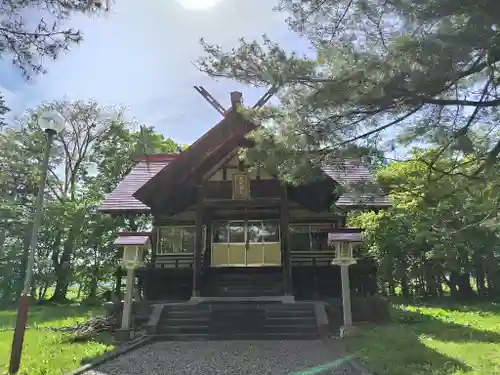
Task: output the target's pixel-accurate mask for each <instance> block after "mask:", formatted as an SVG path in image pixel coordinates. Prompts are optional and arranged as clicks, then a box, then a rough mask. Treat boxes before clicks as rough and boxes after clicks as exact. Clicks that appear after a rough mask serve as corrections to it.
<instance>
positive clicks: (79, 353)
mask: <svg viewBox="0 0 500 375" xmlns="http://www.w3.org/2000/svg"><path fill="white" fill-rule="evenodd" d="M99 314H101V310H100V309H98V308H97V309H96V308H95V307H86V306H79V305H60V306H55V305H44V306H36V307H32V308H30V315H29V319H28V326H30V327H32V328H31V329H29V330H28V331H27V332H26V336H25V340H24V350H23V357H22V363H21V371H20V372H19V374H20V375H28V374H29V375H58V374H63V373H65V372H68V371H69V370H72V369H75V368H77V367H78V366H79V365H80V364H81V362H82V360H86V359H89V358H92V357H95V356H97V355H99V354H102V353H104V352H105V351H107V350H110V349H112V345H111V344H110V340H109V337H107V336H103V337H102V338H100V339H99V340H98V341H97V340H94V341H89V342H84V343H73V344H71V343H67V342H64V338H65V337H67V336H66V335H65V334H64V333H61V332H53V331H47V330H43V329H36V328H37V327H38V328H41V327H62V326H67V325H73V324H76V323H80V322H83V321H85V320H87V319H89V318H90V317H92V316H96V315H99ZM15 316H16V312H15V311H14V310H1V311H0V331H2V330H4V331H2V332H0V373H4V372H6V371H7V368H8V363H9V358H10V349H11V344H12V335H13V332H12V331H5V329H7V328H10V327H13V325H14V321H15Z"/></svg>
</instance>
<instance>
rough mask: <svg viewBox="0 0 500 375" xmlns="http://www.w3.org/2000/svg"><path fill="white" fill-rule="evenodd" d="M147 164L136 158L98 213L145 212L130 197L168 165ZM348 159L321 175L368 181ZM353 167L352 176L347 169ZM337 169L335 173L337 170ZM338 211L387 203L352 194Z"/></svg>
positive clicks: (367, 171) (160, 161)
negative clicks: (342, 165)
mask: <svg viewBox="0 0 500 375" xmlns="http://www.w3.org/2000/svg"><path fill="white" fill-rule="evenodd" d="M149 160H150V161H146V159H145V158H142V159H139V160H138V161H137V164H136V166H135V167H134V168H133V169H132V170H131V171H130V173H129V174H128V175H127V176H126V177H125V179H123V181H122V182H121V183H120V184H119V185H118V186H117V187H116V189H115V190H114V191H113V192H111V193H110V194H109V195H108V196H107V197H106V199H105V200H104V202H102V204H101V206H100V207H99V210H100V211H102V212H106V213H117V214H118V213H125V212H130V213H147V212H150V208H149V207H148V206H146V205H145V204H144V203H141V202H139V201H138V200H137V199H136V198H134V197H133V194H134V193H135V192H136V191H137V190H139V188H141V186H143V185H144V184H145V183H146V182H148V181H149V180H150V179H151V178H152V177H153V176H155V175H156V174H157V173H158V172H159V171H161V170H162V169H163V168H164V167H166V166H167V165H168V163H170V160H171V159H170V160H163V159H161V158H159V157H156V155H151V156H150V159H149ZM356 164H357V163H353V162H352V161H350V160H345V167H340V168H335V167H328V168H325V169H324V170H325V172H326V173H328V174H329V175H330V176H331V177H332V178H334V179H335V181H337V182H338V183H339V184H340V185H347V184H354V183H357V182H362V181H372V180H373V175H372V173H371V171H370V169H369V168H367V167H366V165H363V164H361V165H357V166H356ZM350 168H353V170H352V173H350V172H349V169H350ZM337 169H339V170H337ZM335 205H336V206H338V207H339V208H349V207H358V206H359V207H367V206H368V207H369V206H374V207H386V206H390V205H391V203H390V202H389V200H388V199H387V197H385V196H369V195H361V196H358V195H353V194H344V195H342V196H340V198H339V199H338V200H337V202H336V203H335Z"/></svg>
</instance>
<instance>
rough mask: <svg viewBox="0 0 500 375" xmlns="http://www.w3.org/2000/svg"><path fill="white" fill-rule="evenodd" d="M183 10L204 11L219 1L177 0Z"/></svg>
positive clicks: (219, 0)
mask: <svg viewBox="0 0 500 375" xmlns="http://www.w3.org/2000/svg"><path fill="white" fill-rule="evenodd" d="M177 2H178V3H179V4H181V5H182V7H183V8H184V9H189V10H204V9H209V8H212V7H213V6H215V5H216V4H217V3H220V2H221V0H177Z"/></svg>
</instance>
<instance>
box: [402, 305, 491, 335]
mask: <svg viewBox="0 0 500 375" xmlns="http://www.w3.org/2000/svg"><path fill="white" fill-rule="evenodd" d="M394 310H395V311H394V313H393V319H394V320H395V321H396V322H398V323H400V324H403V325H405V326H407V328H409V329H411V330H412V331H413V332H414V333H417V334H418V335H425V336H426V337H432V338H434V339H436V340H440V341H454V342H463V341H466V342H474V341H476V342H491V343H500V334H498V333H495V332H490V331H484V330H479V329H476V328H473V327H470V326H468V325H467V323H466V322H464V324H457V323H454V322H453V321H451V319H452V318H453V317H452V315H451V314H448V313H447V312H446V311H443V312H438V313H436V314H435V315H429V314H423V313H419V312H418V311H407V310H399V309H394ZM447 311H449V312H450V313H451V312H453V311H460V312H463V311H462V310H453V309H452V308H447ZM465 311H467V312H468V311H476V310H465Z"/></svg>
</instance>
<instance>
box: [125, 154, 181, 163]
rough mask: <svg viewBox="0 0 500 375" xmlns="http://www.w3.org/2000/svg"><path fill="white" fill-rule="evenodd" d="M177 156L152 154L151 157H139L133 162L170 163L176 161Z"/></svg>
mask: <svg viewBox="0 0 500 375" xmlns="http://www.w3.org/2000/svg"><path fill="white" fill-rule="evenodd" d="M178 156H179V154H178V153H176V154H152V155H141V156H138V157H136V158H135V159H134V161H138V162H139V161H145V162H148V161H149V162H155V161H156V162H158V161H172V160H175V159H177V157H178Z"/></svg>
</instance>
